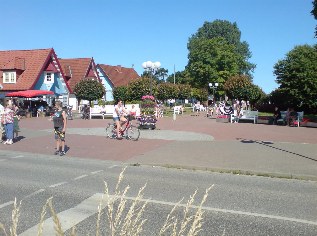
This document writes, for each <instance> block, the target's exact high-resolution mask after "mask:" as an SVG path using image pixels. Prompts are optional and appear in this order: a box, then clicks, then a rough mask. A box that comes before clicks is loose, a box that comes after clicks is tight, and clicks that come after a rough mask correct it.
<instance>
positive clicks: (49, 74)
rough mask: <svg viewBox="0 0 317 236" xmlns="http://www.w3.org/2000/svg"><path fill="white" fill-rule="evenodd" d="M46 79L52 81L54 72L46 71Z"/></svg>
mask: <svg viewBox="0 0 317 236" xmlns="http://www.w3.org/2000/svg"><path fill="white" fill-rule="evenodd" d="M46 80H47V82H51V81H52V74H51V73H46Z"/></svg>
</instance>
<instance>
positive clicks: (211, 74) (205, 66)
mask: <svg viewBox="0 0 317 236" xmlns="http://www.w3.org/2000/svg"><path fill="white" fill-rule="evenodd" d="M188 59H189V60H188V65H187V67H186V70H188V71H189V73H190V75H191V76H192V77H193V81H194V84H193V86H194V87H200V88H204V87H205V88H206V87H207V86H208V83H209V82H217V83H223V82H224V81H226V80H227V79H228V78H229V77H231V76H234V75H237V74H239V73H240V72H239V63H240V62H241V63H242V61H243V58H241V56H240V55H239V54H237V53H236V52H235V47H234V45H230V44H228V43H227V42H226V41H225V40H224V39H223V38H214V39H195V40H193V41H191V50H190V52H189V55H188Z"/></svg>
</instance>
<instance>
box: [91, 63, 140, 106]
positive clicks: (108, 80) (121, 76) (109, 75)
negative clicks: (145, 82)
mask: <svg viewBox="0 0 317 236" xmlns="http://www.w3.org/2000/svg"><path fill="white" fill-rule="evenodd" d="M97 70H98V73H99V77H100V79H101V81H102V84H103V85H104V86H105V88H106V94H105V100H106V101H113V94H112V90H113V88H115V87H118V86H126V85H128V83H129V82H130V81H132V80H135V79H137V78H139V77H140V76H139V75H138V73H137V72H136V71H135V70H134V69H133V68H125V67H122V66H110V65H104V64H98V65H97Z"/></svg>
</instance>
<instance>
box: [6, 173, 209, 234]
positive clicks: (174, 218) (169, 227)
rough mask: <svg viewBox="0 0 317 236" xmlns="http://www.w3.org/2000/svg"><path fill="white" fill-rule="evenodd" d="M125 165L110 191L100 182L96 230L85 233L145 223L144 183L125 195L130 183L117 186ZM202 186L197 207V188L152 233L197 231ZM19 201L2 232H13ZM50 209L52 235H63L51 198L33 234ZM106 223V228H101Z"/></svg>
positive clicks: (138, 229)
mask: <svg viewBox="0 0 317 236" xmlns="http://www.w3.org/2000/svg"><path fill="white" fill-rule="evenodd" d="M125 170H126V167H125V168H124V169H123V170H122V172H121V173H120V175H119V178H118V181H117V184H116V187H115V190H114V194H110V192H109V188H108V184H107V182H104V185H105V190H104V193H103V195H102V198H101V200H100V202H99V205H98V211H97V220H96V231H95V232H90V233H89V235H92V234H95V235H96V236H100V235H104V234H101V231H103V232H108V233H107V235H111V236H138V235H142V232H143V227H144V225H145V224H146V223H147V219H145V216H144V215H145V213H146V211H147V210H151V209H148V208H147V206H148V200H146V199H144V198H143V195H144V190H145V188H146V184H145V185H144V186H143V187H141V188H140V189H139V191H138V194H137V196H136V197H133V198H132V197H128V196H127V193H128V191H129V189H130V186H129V185H127V186H125V187H123V188H121V182H122V180H123V179H124V172H125ZM212 187H213V185H212V186H211V187H209V188H208V189H206V191H205V194H204V196H203V198H202V200H201V202H200V203H199V206H198V207H194V209H195V210H194V211H191V209H193V207H192V206H193V203H194V201H195V197H196V194H197V190H196V191H195V192H194V193H193V195H191V196H190V197H189V199H188V200H187V202H186V204H183V203H182V202H183V200H184V199H182V200H180V201H179V202H178V203H176V204H175V205H174V207H173V208H172V210H171V211H170V212H169V214H168V215H167V217H166V219H165V222H164V224H163V225H162V227H161V229H160V231H159V232H157V233H156V235H164V236H165V235H171V236H180V235H187V236H195V235H199V233H200V232H201V231H202V225H203V215H204V211H203V210H202V206H203V204H204V203H205V201H206V199H207V197H208V193H209V191H210V189H211V188H212ZM21 204H22V202H19V203H17V200H16V199H15V201H14V206H13V210H12V214H11V215H12V216H11V225H10V226H8V228H6V227H5V226H4V225H3V224H2V223H0V232H3V233H4V235H5V236H9V235H10V236H17V235H18V234H17V228H18V222H19V217H20V207H21ZM179 208H182V209H183V210H182V215H181V216H179V214H177V212H176V210H177V209H179ZM48 213H50V215H51V217H52V219H53V224H54V231H55V235H57V236H64V235H65V233H64V230H63V225H62V224H61V221H60V219H59V218H58V215H57V213H56V212H55V210H54V206H53V198H52V197H51V198H49V199H47V201H46V203H45V204H44V206H43V208H42V212H41V216H40V219H39V224H38V230H37V235H38V236H41V235H44V233H43V225H44V221H45V218H46V216H47V214H48ZM103 215H105V216H106V217H105V219H106V220H105V221H104V222H102V218H103V217H102V216H103ZM102 227H106V229H102ZM69 235H71V236H76V235H77V234H76V228H75V227H73V228H72V229H71V232H70V234H69Z"/></svg>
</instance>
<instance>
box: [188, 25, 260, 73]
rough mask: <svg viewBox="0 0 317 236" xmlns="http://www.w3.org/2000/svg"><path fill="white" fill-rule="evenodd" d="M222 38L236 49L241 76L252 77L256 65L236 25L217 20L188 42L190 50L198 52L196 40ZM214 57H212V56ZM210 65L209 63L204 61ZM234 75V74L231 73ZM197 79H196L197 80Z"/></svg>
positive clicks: (201, 29) (205, 26)
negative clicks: (250, 60) (251, 60)
mask: <svg viewBox="0 0 317 236" xmlns="http://www.w3.org/2000/svg"><path fill="white" fill-rule="evenodd" d="M216 38H222V39H224V40H225V42H226V43H227V44H229V45H232V46H233V47H234V49H233V50H234V52H235V53H236V54H238V55H239V56H238V58H239V61H238V62H237V65H238V70H239V74H246V75H249V76H251V72H253V70H254V69H255V64H252V63H250V62H249V61H248V60H249V59H250V58H251V52H250V50H249V45H248V43H247V42H246V41H243V42H241V31H240V30H239V28H238V26H237V24H236V23H231V22H229V21H226V20H215V21H213V22H205V23H204V24H203V26H202V27H201V28H199V29H198V31H197V33H196V34H194V35H193V36H192V37H191V38H190V39H189V42H188V45H187V47H188V50H189V52H191V51H192V50H197V49H196V47H197V43H196V40H203V39H216ZM210 57H212V55H210ZM202 63H203V64H204V63H208V61H202ZM229 72H230V71H229ZM229 74H231V75H232V74H233V73H229ZM195 79H196V78H195Z"/></svg>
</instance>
